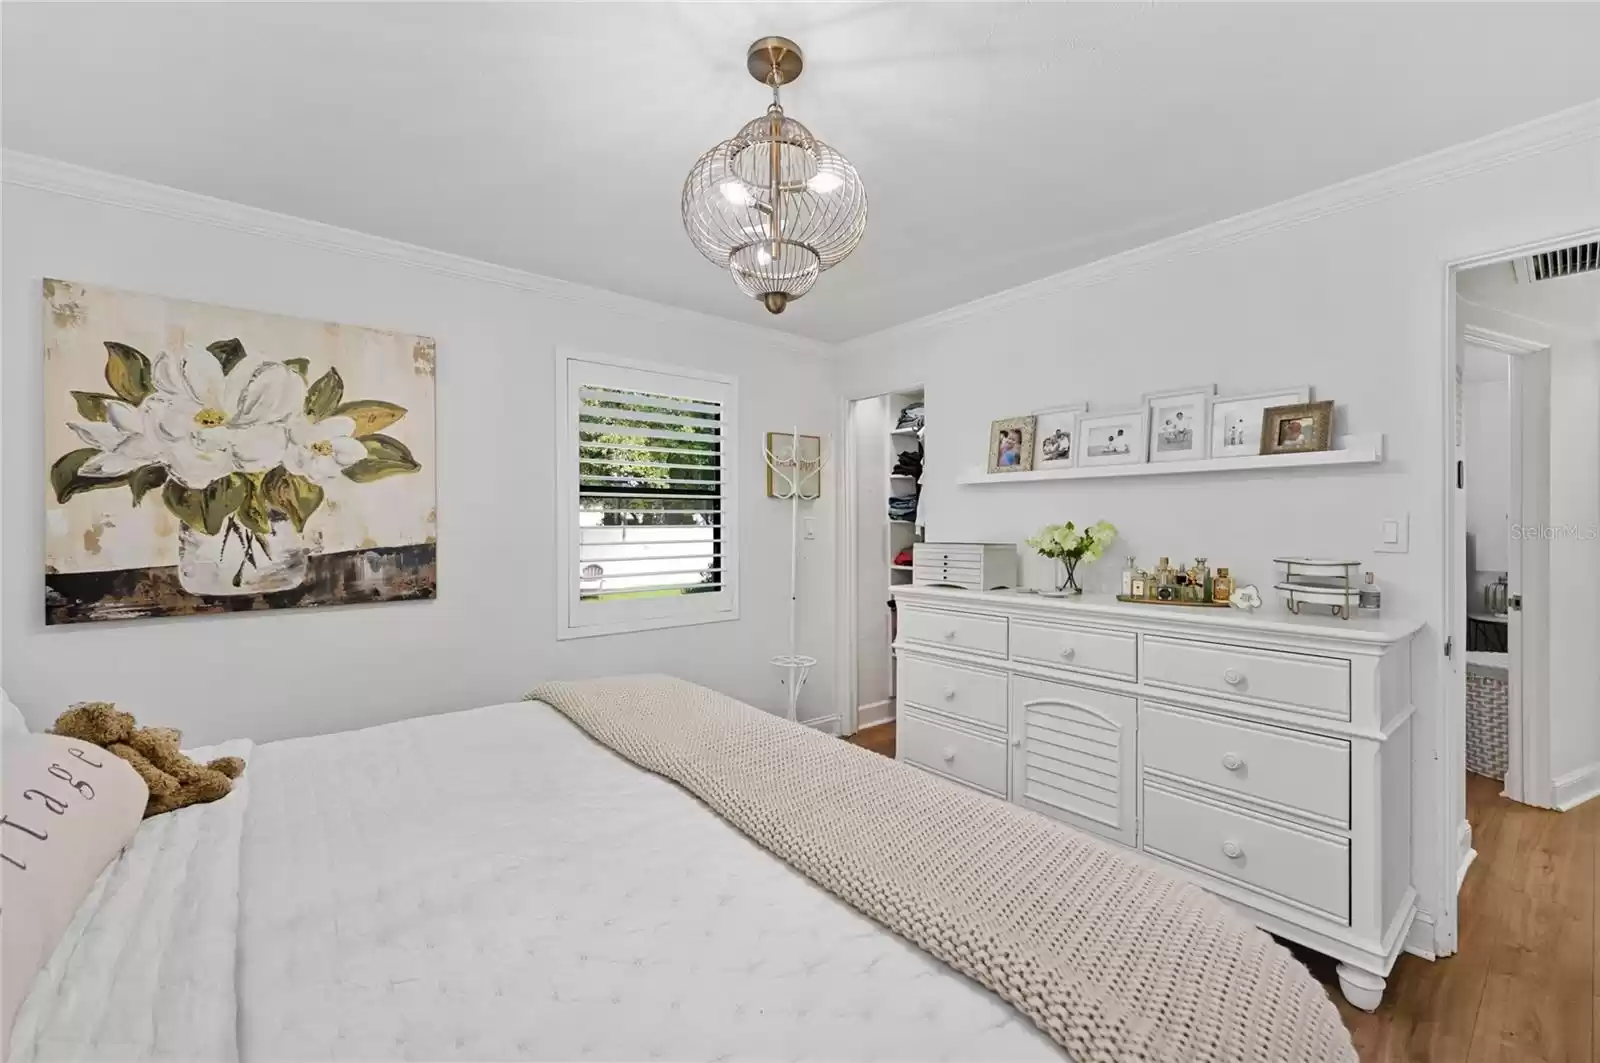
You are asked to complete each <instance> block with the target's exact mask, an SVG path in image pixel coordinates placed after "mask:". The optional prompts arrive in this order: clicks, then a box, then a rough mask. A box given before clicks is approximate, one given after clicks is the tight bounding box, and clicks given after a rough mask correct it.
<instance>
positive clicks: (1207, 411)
mask: <svg viewBox="0 0 1600 1063" xmlns="http://www.w3.org/2000/svg"><path fill="white" fill-rule="evenodd" d="M1216 393H1217V386H1216V385H1215V384H1207V385H1206V386H1204V387H1198V388H1184V389H1182V390H1181V391H1158V392H1154V393H1152V394H1149V395H1146V396H1145V397H1144V405H1145V411H1146V413H1147V415H1148V421H1149V426H1150V427H1149V432H1150V444H1149V446H1150V460H1151V461H1195V460H1198V459H1200V458H1204V457H1207V456H1208V452H1209V448H1210V444H1211V424H1210V417H1211V397H1212V396H1213V395H1215V394H1216Z"/></svg>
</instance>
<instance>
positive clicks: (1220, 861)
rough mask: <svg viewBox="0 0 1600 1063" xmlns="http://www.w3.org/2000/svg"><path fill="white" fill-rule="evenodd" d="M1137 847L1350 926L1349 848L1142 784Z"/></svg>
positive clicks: (1320, 836) (1321, 836)
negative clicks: (1141, 819) (1142, 837)
mask: <svg viewBox="0 0 1600 1063" xmlns="http://www.w3.org/2000/svg"><path fill="white" fill-rule="evenodd" d="M1143 794H1144V817H1143V821H1142V823H1141V827H1142V832H1143V836H1144V842H1143V845H1142V848H1143V849H1144V850H1145V851H1146V852H1149V853H1153V854H1155V855H1156V856H1163V857H1166V858H1167V859H1169V860H1173V861H1176V862H1177V863H1180V864H1184V865H1187V866H1189V867H1192V868H1195V869H1197V870H1200V871H1205V872H1208V873H1210V874H1212V875H1215V876H1217V877H1218V878H1222V879H1226V880H1228V881H1231V882H1234V883H1237V884H1239V885H1243V886H1247V887H1249V888H1251V889H1254V890H1259V891H1261V892H1263V893H1269V894H1272V895H1274V896H1276V897H1277V898H1279V899H1280V900H1285V901H1288V902H1290V903H1293V904H1296V905H1299V906H1300V907H1303V908H1308V909H1310V910H1312V911H1315V912H1318V913H1320V914H1322V915H1326V916H1329V917H1331V918H1334V919H1337V920H1339V921H1340V922H1343V923H1346V924H1348V923H1349V922H1350V843H1349V842H1347V841H1345V840H1344V839H1342V838H1334V837H1332V836H1330V835H1325V834H1319V833H1315V832H1312V831H1310V830H1302V829H1300V828H1297V827H1293V826H1290V825H1289V824H1286V823H1277V822H1275V821H1273V820H1270V819H1267V818H1266V817H1264V816H1258V815H1256V814H1254V813H1251V812H1246V811H1244V810H1242V809H1236V808H1232V807H1230V806H1226V805H1222V804H1218V803H1214V802H1211V801H1207V800H1202V799H1200V798H1198V797H1191V796H1187V795H1183V794H1179V793H1176V792H1174V791H1172V790H1168V789H1166V788H1164V787H1161V786H1157V785H1155V784H1153V783H1151V782H1149V781H1146V782H1145V784H1144V790H1143Z"/></svg>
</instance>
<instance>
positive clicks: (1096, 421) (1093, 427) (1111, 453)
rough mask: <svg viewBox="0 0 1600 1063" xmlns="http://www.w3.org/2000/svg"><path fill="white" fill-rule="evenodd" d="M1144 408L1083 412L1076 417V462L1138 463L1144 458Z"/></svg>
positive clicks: (1145, 420)
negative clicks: (1110, 411)
mask: <svg viewBox="0 0 1600 1063" xmlns="http://www.w3.org/2000/svg"><path fill="white" fill-rule="evenodd" d="M1147 413H1148V412H1147V411H1146V410H1128V411H1126V412H1124V413H1097V414H1094V415H1093V416H1091V415H1089V414H1084V415H1083V416H1081V417H1079V418H1078V440H1077V442H1078V446H1079V447H1080V448H1082V449H1081V450H1079V452H1078V465H1079V466H1080V467H1090V466H1094V465H1139V464H1142V463H1143V462H1144V459H1145V444H1146V443H1147V442H1148V438H1147V437H1146V435H1145V427H1146V424H1147V422H1148V421H1149V417H1148V415H1147Z"/></svg>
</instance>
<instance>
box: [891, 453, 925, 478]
mask: <svg viewBox="0 0 1600 1063" xmlns="http://www.w3.org/2000/svg"><path fill="white" fill-rule="evenodd" d="M893 471H894V473H895V474H896V475H897V476H921V475H922V451H921V450H920V449H919V450H902V451H901V452H900V456H899V457H898V458H896V459H895V462H894V470H893Z"/></svg>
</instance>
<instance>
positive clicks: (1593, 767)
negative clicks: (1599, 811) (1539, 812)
mask: <svg viewBox="0 0 1600 1063" xmlns="http://www.w3.org/2000/svg"><path fill="white" fill-rule="evenodd" d="M1551 790H1552V792H1551V798H1552V801H1551V804H1553V805H1555V807H1556V808H1557V809H1558V810H1560V811H1562V812H1565V811H1566V810H1567V809H1569V808H1576V807H1578V806H1579V805H1581V804H1583V803H1584V802H1585V801H1587V800H1589V799H1590V798H1591V797H1600V764H1590V765H1589V766H1588V767H1586V768H1579V769H1578V770H1577V771H1569V772H1567V773H1566V774H1565V775H1562V776H1559V777H1558V778H1557V779H1556V780H1555V783H1554V785H1553V786H1552V787H1551Z"/></svg>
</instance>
